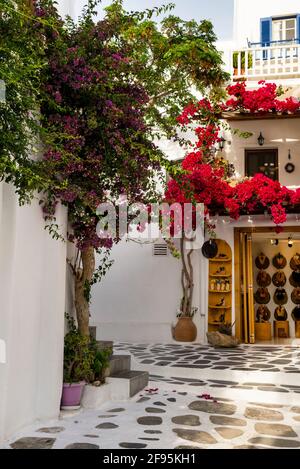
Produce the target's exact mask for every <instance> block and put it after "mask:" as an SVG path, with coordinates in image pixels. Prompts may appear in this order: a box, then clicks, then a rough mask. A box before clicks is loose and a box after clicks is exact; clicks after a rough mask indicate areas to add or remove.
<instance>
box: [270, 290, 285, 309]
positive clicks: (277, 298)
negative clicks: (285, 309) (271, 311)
mask: <svg viewBox="0 0 300 469" xmlns="http://www.w3.org/2000/svg"><path fill="white" fill-rule="evenodd" d="M273 300H274V303H275V304H276V305H286V304H287V302H288V295H287V292H286V291H285V289H284V288H277V289H276V290H275V293H274V297H273Z"/></svg>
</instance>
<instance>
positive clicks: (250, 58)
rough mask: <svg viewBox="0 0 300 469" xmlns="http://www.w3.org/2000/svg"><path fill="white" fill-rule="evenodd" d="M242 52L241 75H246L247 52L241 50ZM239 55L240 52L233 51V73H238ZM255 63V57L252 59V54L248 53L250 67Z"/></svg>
mask: <svg viewBox="0 0 300 469" xmlns="http://www.w3.org/2000/svg"><path fill="white" fill-rule="evenodd" d="M240 54H241V75H245V62H246V52H245V51H242V52H240ZM238 57H239V52H234V53H233V70H234V71H233V74H234V75H238V68H239V64H238ZM252 65H253V59H252V54H251V53H250V54H249V53H248V69H249V68H252Z"/></svg>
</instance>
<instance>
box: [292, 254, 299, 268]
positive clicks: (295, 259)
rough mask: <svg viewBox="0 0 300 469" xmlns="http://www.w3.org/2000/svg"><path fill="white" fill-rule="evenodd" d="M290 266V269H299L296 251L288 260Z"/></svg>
mask: <svg viewBox="0 0 300 469" xmlns="http://www.w3.org/2000/svg"><path fill="white" fill-rule="evenodd" d="M290 267H291V269H292V270H300V254H299V253H298V252H297V254H295V255H294V256H293V257H292V259H291V260H290Z"/></svg>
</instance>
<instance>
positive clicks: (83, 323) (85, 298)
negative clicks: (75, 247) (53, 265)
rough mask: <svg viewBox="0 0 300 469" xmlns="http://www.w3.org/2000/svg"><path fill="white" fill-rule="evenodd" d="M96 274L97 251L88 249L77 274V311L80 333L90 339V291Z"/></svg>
mask: <svg viewBox="0 0 300 469" xmlns="http://www.w3.org/2000/svg"><path fill="white" fill-rule="evenodd" d="M94 272H95V249H94V248H93V247H88V248H86V249H85V250H84V251H82V252H81V267H80V268H77V269H76V272H74V274H75V309H76V317H77V322H78V330H79V332H80V333H81V334H82V335H84V336H86V337H89V335H90V331H89V320H90V307H89V291H90V285H91V282H92V279H93V275H94Z"/></svg>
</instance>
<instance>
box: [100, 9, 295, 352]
mask: <svg viewBox="0 0 300 469" xmlns="http://www.w3.org/2000/svg"><path fill="white" fill-rule="evenodd" d="M299 14H300V4H299V2H298V1H297V0H287V1H286V2H282V1H280V0H265V1H263V2H259V1H257V0H254V1H253V2H250V3H249V2H246V1H245V0H236V1H235V7H234V28H233V37H232V41H226V42H225V43H224V42H222V43H220V47H223V52H224V62H225V64H226V67H227V69H228V71H229V72H230V73H231V75H232V82H234V81H235V80H237V79H240V78H246V79H247V80H248V86H250V87H253V88H255V87H257V86H258V81H260V80H262V79H264V80H266V81H271V82H276V83H277V84H278V85H279V84H281V85H283V86H284V87H287V86H288V87H290V88H291V89H290V90H289V91H288V93H287V96H288V95H294V96H296V97H298V96H299V89H300V20H299V18H300V16H299ZM229 124H230V126H231V127H232V128H238V129H240V130H241V131H247V132H251V133H252V136H251V137H250V138H248V139H246V140H245V139H241V138H239V137H237V136H235V135H234V134H231V132H230V131H226V133H225V134H224V137H225V140H226V143H225V148H224V150H223V156H226V158H227V159H228V160H229V161H230V162H232V163H234V165H235V168H236V172H237V174H238V175H239V176H240V177H244V176H247V175H248V176H251V175H253V174H251V171H253V168H252V166H253V164H254V166H255V164H256V166H257V165H258V163H259V162H263V164H267V166H268V171H269V172H270V174H271V177H272V171H273V169H274V168H275V172H276V174H275V175H274V178H278V179H279V181H280V182H281V183H282V184H283V185H286V186H288V187H292V188H295V187H297V186H299V185H300V163H299V157H298V155H299V152H300V128H299V118H296V119H288V118H286V119H284V118H282V119H255V120H240V121H239V120H237V121H232V122H229ZM260 133H261V134H262V136H263V137H264V144H263V146H260V145H259V143H258V137H259V135H260ZM166 147H167V149H168V155H169V157H170V158H171V159H179V158H181V157H182V154H181V153H180V152H179V151H178V149H177V148H176V147H175V146H173V147H172V145H167V146H166ZM269 158H271V160H269ZM272 158H274V162H273V160H272ZM288 162H293V163H294V164H295V170H294V172H293V173H288V172H287V171H286V169H285V166H286V164H287V163H288ZM251 168H252V169H251ZM249 171H250V173H249ZM266 174H268V172H267V173H266ZM249 221H250V223H249ZM298 225H299V221H298V215H292V214H291V215H289V217H288V221H287V223H286V226H287V227H289V226H290V230H291V234H292V236H293V237H294V240H295V241H294V247H293V249H294V251H295V252H297V247H298V250H299V252H300V246H299V245H297V243H298V241H297V238H300V236H298V235H297V234H296V233H294V232H293V228H294V227H295V226H296V227H297V226H298ZM242 227H245V228H247V229H249V227H251V230H252V231H255V229H259V227H263V228H262V231H265V235H264V238H263V237H262V235H261V234H260V235H258V234H257V235H255V236H253V246H252V252H253V253H254V252H256V251H258V250H259V249H260V247H261V249H264V250H265V251H269V245H267V244H266V243H270V237H272V236H273V235H272V233H273V231H272V230H273V229H274V225H273V223H272V222H271V221H270V217H265V216H264V215H260V216H259V215H258V216H254V217H251V219H250V220H248V217H242V218H241V219H240V220H239V222H237V223H232V222H230V221H229V219H228V218H224V219H222V218H221V217H219V219H218V220H217V237H218V238H219V239H222V240H224V241H226V242H227V243H228V244H229V246H230V248H231V251H232V266H233V270H232V279H231V285H232V292H231V299H230V300H226V301H228V303H229V304H230V305H231V317H230V320H231V321H232V323H233V322H235V321H236V326H235V327H236V333H237V335H238V336H239V337H240V338H241V340H243V341H246V342H247V341H249V340H248V339H249V338H246V337H244V322H245V321H246V322H247V321H248V319H247V318H246V319H245V317H244V316H243V315H244V314H245V313H244V311H242V310H243V308H242V305H241V301H240V299H239V297H238V295H240V293H238V294H236V293H235V289H236V284H237V283H241V282H240V280H239V279H238V278H237V276H238V275H240V270H239V269H236V268H235V267H234V265H235V262H237V259H235V254H236V251H237V249H238V248H237V245H236V243H235V237H236V236H237V229H238V228H240V229H241V228H242ZM287 229H289V228H287ZM268 230H269V232H268ZM256 236H257V239H256ZM289 236H290V234H282V235H281V238H282V239H281V240H280V242H279V245H280V246H281V248H280V249H281V251H284V252H285V250H286V246H285V245H286V244H287V238H288V237H289ZM264 243H265V244H264ZM273 251H274V255H275V250H273ZM273 251H272V252H273ZM277 251H278V248H277ZM294 251H293V254H295V253H294ZM291 253H292V252H291V250H290V251H288V252H287V254H291ZM112 257H113V259H115V261H116V262H115V265H114V266H113V267H112V269H111V271H110V272H109V273H108V274H107V276H106V277H105V279H104V280H103V281H102V283H101V284H100V285H97V286H95V287H94V290H93V301H92V306H91V311H92V318H91V320H92V323H93V324H94V325H96V326H98V328H97V331H98V332H97V333H98V337H99V338H102V339H113V340H124V341H134V342H145V341H146V342H152V343H155V342H161V341H163V342H168V341H171V340H172V334H171V326H172V324H174V323H175V322H176V311H177V309H178V307H179V303H180V299H181V287H180V272H181V263H180V262H179V261H178V260H176V259H174V258H172V256H171V255H170V254H169V255H166V256H155V255H154V250H153V245H151V244H146V245H137V244H135V243H131V242H127V243H125V242H122V243H120V245H118V246H116V247H115V248H114V249H113V251H112ZM194 270H195V292H194V306H195V307H197V308H198V311H199V313H198V314H197V315H196V316H195V318H194V322H195V323H196V325H197V330H198V336H197V341H200V342H206V332H207V331H208V330H214V329H215V328H214V327H210V321H211V319H210V317H211V314H210V312H209V301H210V300H209V289H210V277H209V273H210V267H209V262H208V260H207V259H205V258H204V257H203V255H202V253H201V250H198V251H195V253H194ZM254 273H255V274H256V272H254ZM286 274H287V275H288V272H286ZM254 280H255V279H254ZM254 286H256V287H258V286H257V285H254ZM289 289H291V286H289V288H288V290H289ZM273 293H274V292H273V290H272V291H271V295H273ZM288 293H289V294H290V292H289V291H288ZM269 306H270V309H272V311H271V321H273V319H274V309H275V306H276V305H274V304H273V303H272V302H270V305H269ZM294 306H295V305H293V304H291V302H290V300H289V303H288V305H287V306H286V308H289V311H288V316H289V318H290V325H289V326H290V332H289V337H290V338H291V339H292V338H294V337H295V324H294V322H293V321H292V319H291V314H292V309H293V307H294ZM255 307H257V305H255ZM255 311H256V310H255ZM255 311H254V314H255ZM216 322H217V321H216ZM270 327H271V326H270ZM272 338H273V332H272Z"/></svg>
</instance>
